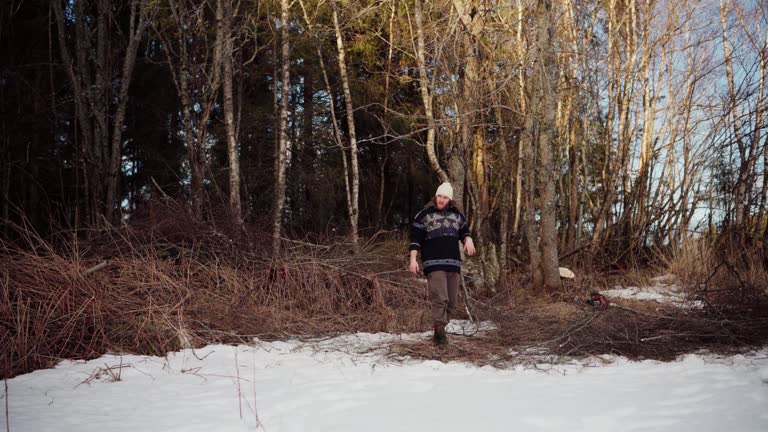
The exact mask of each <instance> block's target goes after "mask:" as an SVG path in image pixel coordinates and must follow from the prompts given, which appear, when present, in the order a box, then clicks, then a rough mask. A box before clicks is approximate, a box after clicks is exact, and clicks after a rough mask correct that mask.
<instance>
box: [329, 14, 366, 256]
mask: <svg viewBox="0 0 768 432" xmlns="http://www.w3.org/2000/svg"><path fill="white" fill-rule="evenodd" d="M331 5H332V6H333V26H334V28H335V30H336V47H337V48H338V50H339V53H338V54H339V75H340V77H341V85H342V88H343V90H344V103H345V105H346V111H347V129H348V132H349V151H350V162H351V163H350V165H351V167H352V200H351V204H352V206H351V207H350V208H349V224H350V231H351V233H350V234H351V235H352V246H353V248H354V250H355V253H357V218H358V213H359V202H358V195H359V191H360V172H359V168H358V165H357V162H358V161H357V136H356V133H355V113H354V107H353V106H352V92H351V91H350V89H349V78H348V76H347V63H346V52H345V48H344V39H343V38H342V35H341V27H340V26H339V16H338V3H337V0H332V1H331Z"/></svg>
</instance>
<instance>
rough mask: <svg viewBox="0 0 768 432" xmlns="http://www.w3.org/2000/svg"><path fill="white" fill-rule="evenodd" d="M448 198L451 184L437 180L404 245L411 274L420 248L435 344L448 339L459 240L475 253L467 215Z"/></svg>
mask: <svg viewBox="0 0 768 432" xmlns="http://www.w3.org/2000/svg"><path fill="white" fill-rule="evenodd" d="M452 200H453V188H452V187H451V184H450V183H443V184H441V185H440V186H439V187H438V188H437V192H435V197H434V198H433V199H432V201H431V202H430V203H429V204H427V206H426V207H424V208H423V209H422V210H421V211H420V212H419V213H417V214H416V217H414V218H413V225H412V226H411V244H410V246H409V247H408V249H409V250H410V254H411V262H410V265H409V270H410V271H411V272H412V273H414V274H418V273H419V263H418V261H416V256H417V255H418V253H419V251H421V262H422V265H423V266H424V274H425V275H426V276H427V286H428V287H429V296H430V300H431V301H432V325H433V328H434V329H435V333H434V341H435V343H437V344H439V345H445V344H447V343H448V337H447V336H446V333H445V326H446V325H447V324H448V321H450V318H451V315H453V313H454V311H455V310H456V300H457V297H458V294H459V284H460V283H461V253H460V250H459V241H461V242H462V243H463V244H464V252H465V253H466V254H467V255H470V256H471V255H474V254H475V245H474V243H473V242H472V238H471V237H470V236H469V228H468V227H467V219H466V218H465V217H464V215H463V214H461V212H460V211H459V209H457V208H456V206H455V205H454V204H453V201H452Z"/></svg>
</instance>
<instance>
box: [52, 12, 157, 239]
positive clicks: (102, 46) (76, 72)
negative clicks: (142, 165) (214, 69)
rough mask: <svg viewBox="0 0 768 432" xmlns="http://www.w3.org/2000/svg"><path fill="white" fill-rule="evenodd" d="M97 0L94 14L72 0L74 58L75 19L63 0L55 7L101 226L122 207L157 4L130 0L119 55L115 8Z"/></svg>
mask: <svg viewBox="0 0 768 432" xmlns="http://www.w3.org/2000/svg"><path fill="white" fill-rule="evenodd" d="M94 1H95V11H96V12H95V16H91V15H89V13H88V11H89V8H88V7H86V6H87V4H88V6H90V4H91V3H90V2H88V1H87V0H76V1H72V2H71V3H69V7H71V8H72V14H71V15H68V16H71V17H72V18H71V19H72V20H74V28H75V36H74V38H75V48H74V55H75V56H74V58H73V56H72V54H71V52H70V47H69V44H68V43H67V30H66V29H67V21H69V20H70V18H65V14H64V11H63V10H62V5H61V3H60V2H52V3H51V5H52V7H53V11H54V14H55V17H56V25H57V30H58V42H59V50H60V55H61V59H62V62H63V63H64V68H65V70H66V73H67V76H68V77H69V80H70V83H71V85H72V89H73V92H74V96H75V105H76V108H75V109H76V112H77V118H78V126H79V130H80V137H81V139H82V142H83V146H82V148H83V158H84V161H83V167H84V168H83V170H84V177H85V179H86V180H87V183H86V189H87V196H88V201H89V205H88V207H89V209H90V217H91V222H94V223H97V224H100V223H101V222H102V221H103V220H106V221H108V222H113V221H114V219H115V217H114V216H115V212H116V210H117V209H118V206H119V185H120V177H121V161H122V156H123V151H122V149H123V138H122V137H123V127H124V123H125V113H126V103H127V100H128V89H129V87H130V83H131V77H132V75H133V69H134V66H135V64H136V56H137V53H138V49H139V44H140V43H141V41H142V39H143V37H144V31H145V30H146V28H147V25H148V22H149V15H150V14H151V13H152V10H153V6H152V5H151V4H145V3H144V2H141V1H139V0H132V1H131V2H130V3H129V5H128V6H129V8H130V19H129V27H128V32H127V36H126V40H125V41H122V42H124V43H125V48H124V53H123V56H122V58H117V57H116V56H115V52H116V50H114V49H112V48H111V46H112V41H111V38H112V35H113V34H114V33H115V31H114V29H113V28H112V26H113V25H114V15H113V14H114V11H115V10H114V8H113V6H112V4H111V2H109V1H108V0H94ZM90 59H94V60H93V61H91V60H90ZM120 63H121V64H122V65H121V66H119V67H116V64H120ZM113 74H114V76H113ZM115 83H117V84H115ZM102 218H103V219H102Z"/></svg>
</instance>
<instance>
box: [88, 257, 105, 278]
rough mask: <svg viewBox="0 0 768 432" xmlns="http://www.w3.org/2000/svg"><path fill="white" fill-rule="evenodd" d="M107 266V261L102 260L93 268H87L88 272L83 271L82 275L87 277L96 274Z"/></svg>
mask: <svg viewBox="0 0 768 432" xmlns="http://www.w3.org/2000/svg"><path fill="white" fill-rule="evenodd" d="M108 265H109V260H104V261H102V262H100V263H98V264H96V265H95V266H93V267H91V268H89V269H88V270H86V271H84V272H83V275H89V274H91V273H95V272H97V271H99V270H101V269H103V268H105V267H107V266H108Z"/></svg>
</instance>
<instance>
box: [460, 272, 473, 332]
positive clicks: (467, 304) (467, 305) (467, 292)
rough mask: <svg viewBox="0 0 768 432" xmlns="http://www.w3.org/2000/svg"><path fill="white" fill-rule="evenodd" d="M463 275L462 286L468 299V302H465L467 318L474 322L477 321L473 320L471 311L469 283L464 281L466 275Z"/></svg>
mask: <svg viewBox="0 0 768 432" xmlns="http://www.w3.org/2000/svg"><path fill="white" fill-rule="evenodd" d="M460 274H461V286H462V287H463V288H464V297H465V298H466V301H465V302H464V309H466V310H467V316H469V320H470V321H472V322H474V321H475V320H474V319H473V318H472V312H470V310H469V301H470V298H469V290H468V289H467V283H466V281H465V280H464V273H460Z"/></svg>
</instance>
